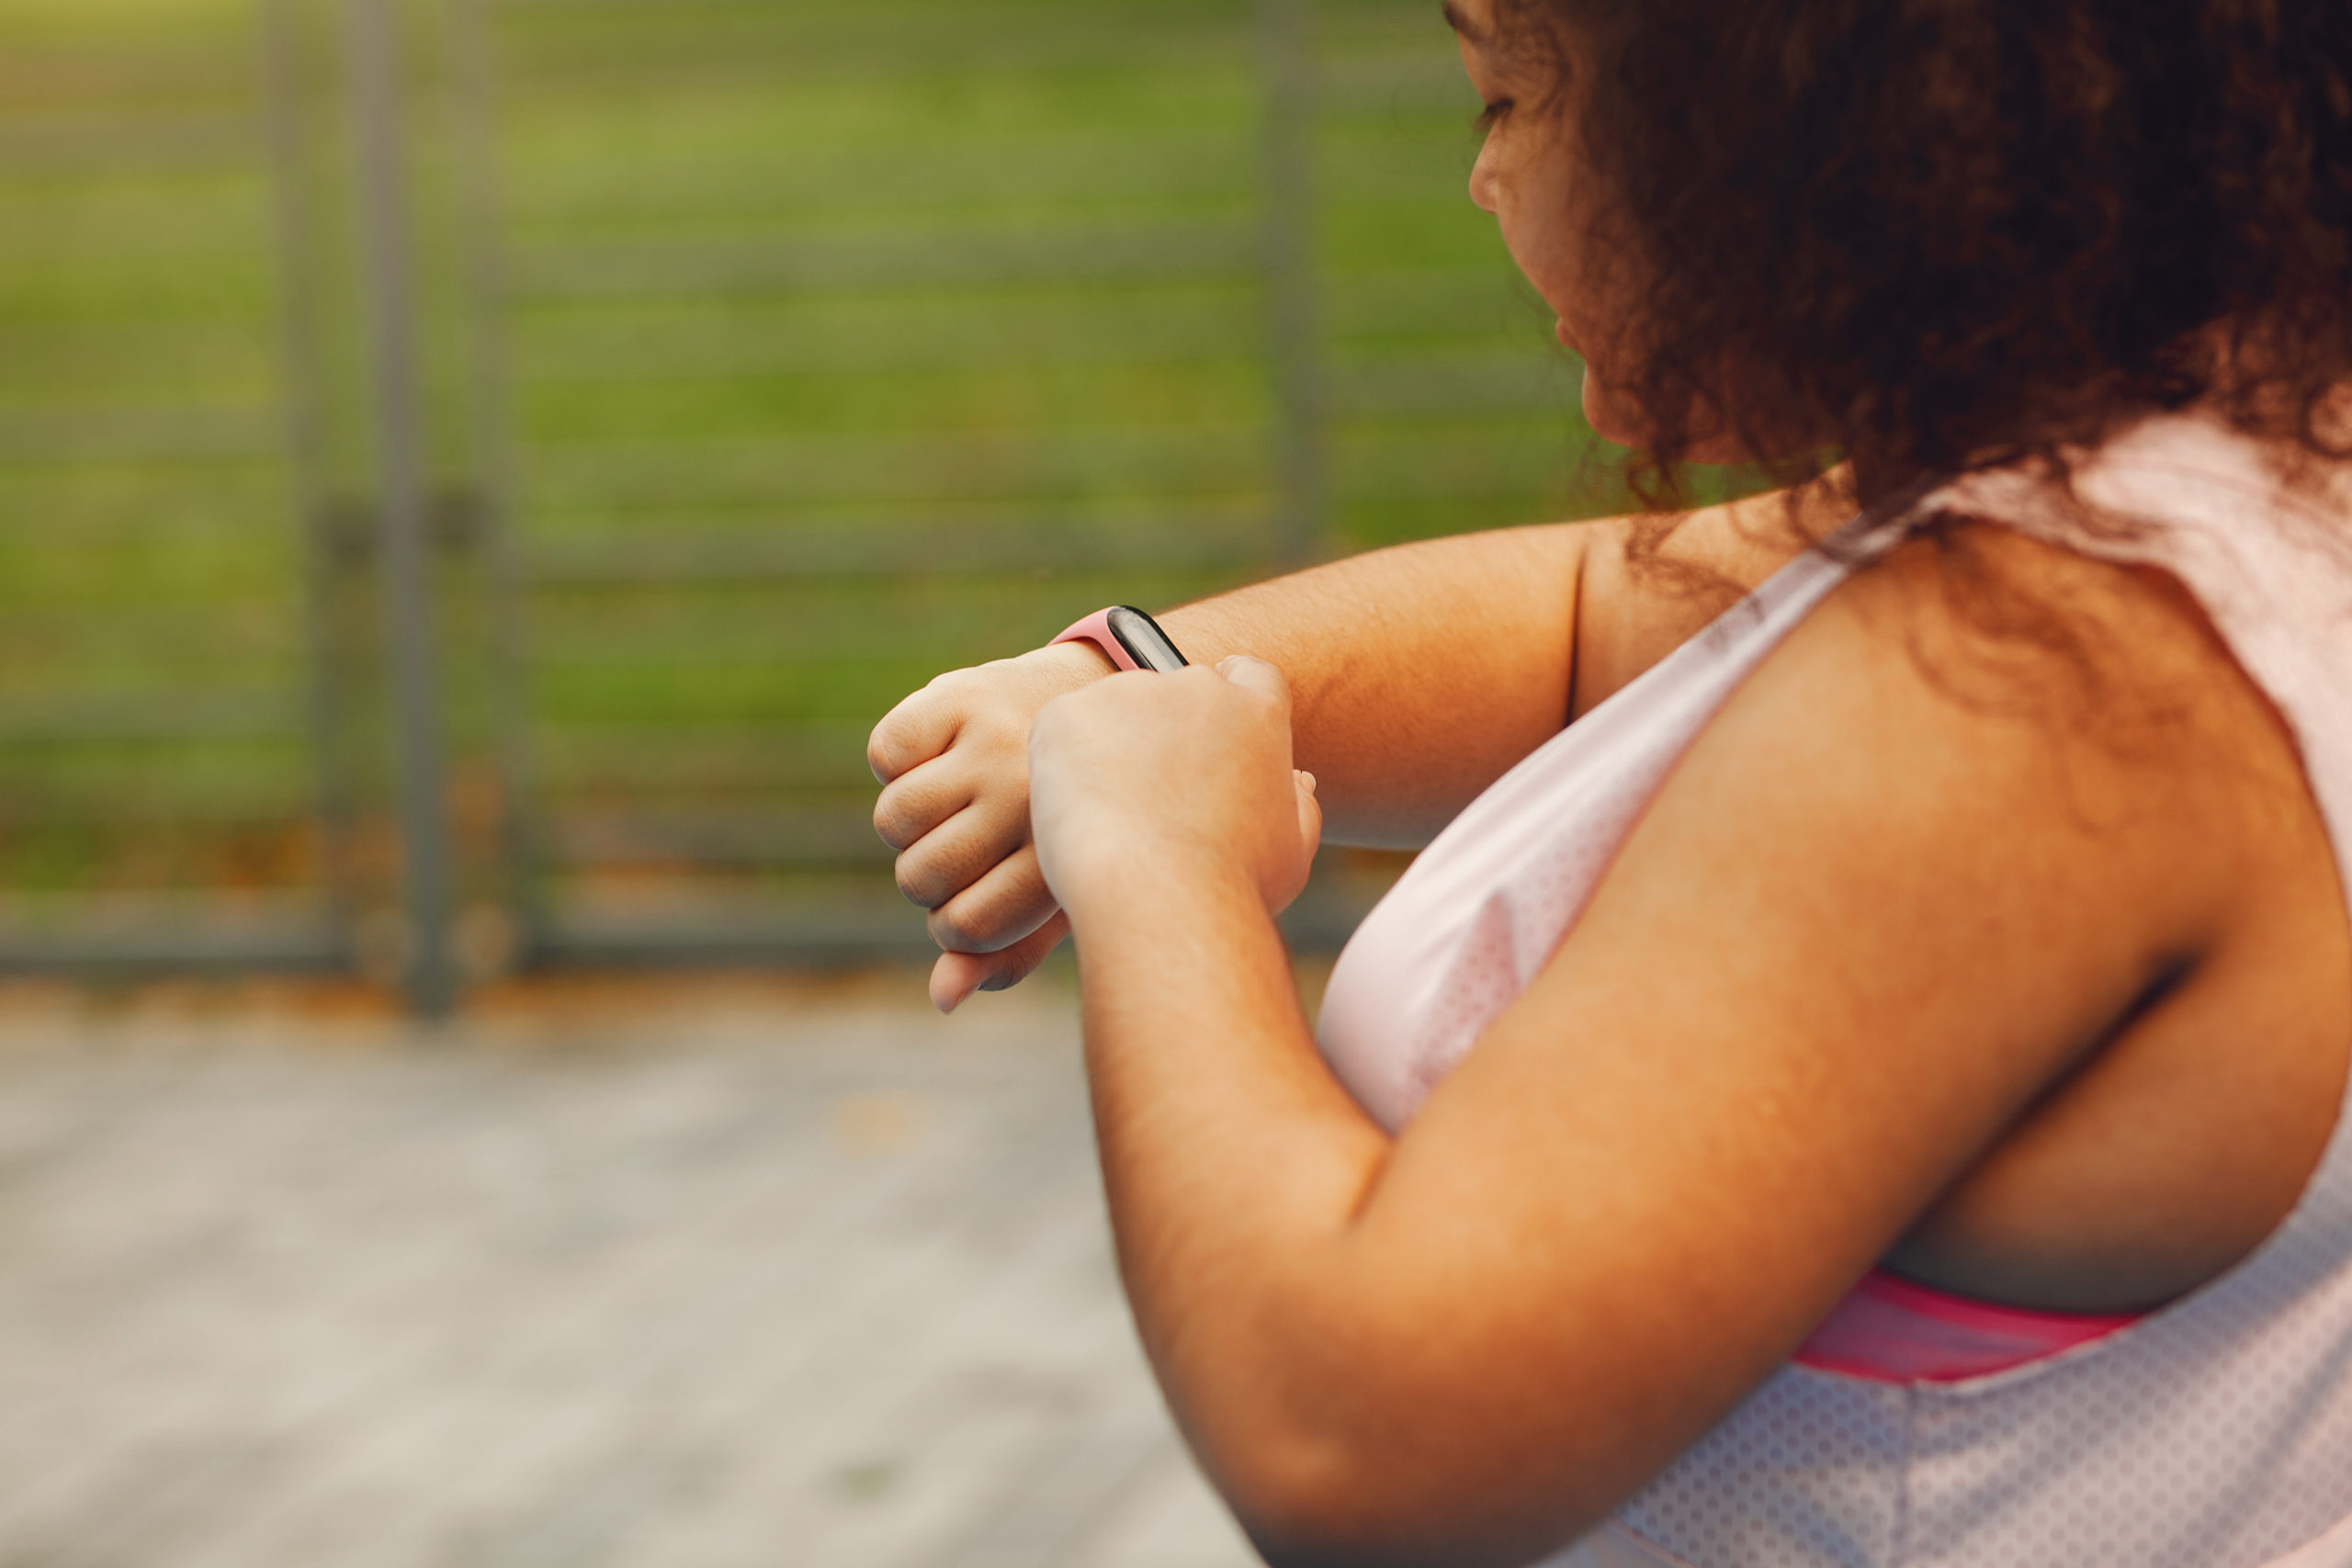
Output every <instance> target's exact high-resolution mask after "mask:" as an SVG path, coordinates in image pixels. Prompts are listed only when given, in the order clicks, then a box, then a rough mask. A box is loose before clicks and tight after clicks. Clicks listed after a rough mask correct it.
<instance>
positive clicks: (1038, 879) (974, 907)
mask: <svg viewBox="0 0 2352 1568" xmlns="http://www.w3.org/2000/svg"><path fill="white" fill-rule="evenodd" d="M1055 908H1056V905H1055V903H1054V895H1053V890H1052V889H1051V888H1049V887H1047V886H1046V878H1045V874H1044V873H1042V872H1041V871H1039V870H1038V869H1037V848H1036V846H1035V844H1023V845H1022V846H1021V848H1019V849H1018V850H1015V851H1014V852H1012V853H1011V854H1009V855H1007V856H1005V857H1004V859H1003V860H1001V861H1000V862H998V863H996V864H995V865H994V866H992V867H990V868H989V871H988V872H986V873H985V874H982V875H981V876H980V877H979V879H978V880H977V881H975V882H974V883H973V884H972V885H971V886H968V887H967V888H965V889H964V891H962V892H961V893H958V894H957V895H956V897H953V898H951V899H949V900H948V901H947V902H946V903H945V904H944V905H942V906H940V907H939V908H937V909H935V910H933V912H932V916H931V919H930V922H929V924H930V929H931V940H932V941H933V942H937V943H938V944H939V945H940V947H941V948H942V949H944V951H946V952H949V953H997V952H1001V951H1002V950H1003V949H1005V948H1008V947H1011V946H1012V945H1013V944H1014V943H1015V942H1020V941H1021V940H1022V939H1023V937H1026V936H1028V935H1029V934H1030V933H1031V932H1032V931H1035V930H1036V929H1037V928H1038V927H1040V926H1042V925H1044V924H1045V923H1046V921H1047V920H1049V919H1053V917H1054V912H1055Z"/></svg>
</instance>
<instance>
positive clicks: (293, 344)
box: [254, 0, 352, 948]
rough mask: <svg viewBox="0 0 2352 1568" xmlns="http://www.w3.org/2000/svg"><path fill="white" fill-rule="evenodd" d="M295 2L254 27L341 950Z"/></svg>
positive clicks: (323, 515) (345, 810) (265, 0)
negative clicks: (259, 55) (258, 41)
mask: <svg viewBox="0 0 2352 1568" xmlns="http://www.w3.org/2000/svg"><path fill="white" fill-rule="evenodd" d="M294 4H295V0H258V7H257V14H256V16H255V18H254V19H255V22H256V24H257V29H256V30H257V31H258V32H259V34H260V39H261V47H262V80H263V88H264V92H265V93H266V99H267V109H268V113H267V123H268V133H269V134H268V141H269V161H270V174H271V186H272V196H273V198H274V212H273V219H274V227H275V231H276V237H277V266H278V278H277V294H278V299H279V301H280V308H279V333H280V338H281V353H282V354H283V355H284V357H285V384H284V389H283V400H284V404H285V420H286V443H287V452H288V458H289V460H290V462H291V464H292V468H293V479H294V482H293V492H294V510H295V515H296V538H295V545H296V548H297V549H298V550H300V556H301V562H302V596H303V601H304V604H303V636H304V641H305V643H306V644H307V646H308V648H309V650H310V656H311V669H310V672H309V676H308V686H307V690H306V692H305V706H306V707H307V708H308V710H309V711H308V714H307V719H308V722H309V725H310V730H311V766H312V767H313V768H314V769H316V770H317V778H316V780H315V781H314V794H313V798H314V801H315V805H314V809H315V810H316V812H317V813H318V819H319V835H320V840H321V844H320V851H321V852H320V860H321V863H322V865H321V869H322V874H323V879H324V881H325V884H326V895H327V919H328V920H329V923H330V924H331V926H332V928H333V933H332V934H333V940H334V944H335V945H336V946H337V947H338V948H341V947H344V946H345V945H346V944H347V943H348V942H349V941H350V936H351V917H352V911H351V894H352V886H351V866H350V849H351V822H352V810H351V790H350V785H349V781H348V780H347V779H346V778H345V773H344V763H343V754H342V749H341V747H340V746H339V745H338V744H337V740H338V736H339V733H340V728H339V726H338V723H337V721H336V713H337V710H338V707H339V703H338V700H337V698H338V694H337V692H336V689H335V679H334V671H335V668H336V660H335V649H334V576H333V570H332V565H331V562H330V559H329V551H330V548H331V546H330V542H329V540H328V537H327V529H328V526H329V513H330V510H331V509H330V504H329V502H328V499H327V491H328V482H327V478H326V438H325V434H324V431H323V423H324V413H323V410H322V403H323V401H324V399H325V391H324V388H325V383H326V373H325V370H324V369H323V367H322V353H321V349H320V320H319V289H318V287H317V283H316V280H315V279H314V277H313V276H312V275H311V253H310V245H309V243H310V242H311V240H312V239H313V238H314V237H315V236H314V235H313V233H312V229H313V226H314V224H315V221H316V213H315V212H314V210H313V209H312V207H311V202H310V200H309V199H308V198H307V197H306V195H305V190H306V186H307V179H306V173H307V171H306V170H305V169H304V168H303V166H302V130H303V124H302V91H301V71H300V60H299V52H300V51H299V47H298V46H299V39H298V38H297V28H296V25H295V23H296V18H295V15H294Z"/></svg>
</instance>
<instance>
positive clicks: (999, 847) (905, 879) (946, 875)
mask: <svg viewBox="0 0 2352 1568" xmlns="http://www.w3.org/2000/svg"><path fill="white" fill-rule="evenodd" d="M1028 841H1029V807H1028V803H1027V802H1026V801H1023V802H1020V803H1018V804H1014V803H1011V802H1007V801H1003V800H979V801H975V802H973V803H972V804H971V805H969V806H967V807H965V808H964V809H963V810H961V811H959V812H957V813H956V815H955V816H953V817H951V818H948V819H947V820H946V821H944V822H943V823H941V824H940V825H939V826H938V827H936V828H934V829H932V830H931V831H930V832H928V833H925V834H924V835H923V836H922V838H921V839H920V840H916V841H915V842H914V843H913V844H911V845H910V846H908V848H907V850H906V852H904V853H902V854H900V855H899V863H898V866H897V875H898V879H899V892H901V893H903V894H905V895H906V896H907V901H908V902H909V903H910V904H914V905H916V906H918V907H919V908H925V909H936V908H940V907H941V906H942V905H944V904H945V903H946V902H947V901H948V900H949V899H951V898H953V897H956V895H957V894H959V893H961V892H963V891H964V890H965V889H966V888H967V887H969V886H972V885H973V884H974V883H976V882H978V881H979V880H980V878H982V877H983V876H986V875H987V874H989V872H990V871H992V870H994V869H995V868H996V866H997V864H998V863H1000V862H1001V861H1002V860H1004V859H1005V857H1006V856H1008V855H1011V854H1012V853H1014V852H1016V851H1018V850H1019V849H1020V848H1021V846H1022V845H1023V844H1025V843H1027V842H1028Z"/></svg>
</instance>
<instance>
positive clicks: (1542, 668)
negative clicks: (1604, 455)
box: [1160, 524, 1594, 847]
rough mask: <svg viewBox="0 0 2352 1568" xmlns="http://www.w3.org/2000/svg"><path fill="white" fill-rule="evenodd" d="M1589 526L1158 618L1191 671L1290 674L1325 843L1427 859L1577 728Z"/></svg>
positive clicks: (1495, 540)
mask: <svg viewBox="0 0 2352 1568" xmlns="http://www.w3.org/2000/svg"><path fill="white" fill-rule="evenodd" d="M1593 532H1594V530H1593V526H1592V525H1583V524H1555V525H1545V526H1540V527H1532V528H1512V529H1504V530H1498V531H1496V532H1492V533H1483V534H1469V535H1462V536H1455V537H1453V538H1446V539H1432V540H1427V541H1423V542H1420V543H1417V544H1410V545H1401V546H1397V547H1394V548H1390V549H1384V550H1374V551H1372V552H1370V553H1368V554H1365V555H1361V556H1355V557H1352V558H1349V559H1347V560H1342V561H1335V562H1333V563H1331V564H1330V565H1329V566H1321V567H1316V568H1313V569H1311V570H1306V571H1301V572H1296V573H1294V574H1292V575H1290V576H1288V577H1282V578H1277V579H1275V580H1273V581H1270V582H1262V583H1258V584H1255V585H1253V586H1251V587H1248V588H1242V589H1237V590H1236V591H1234V592H1230V593H1225V594H1220V595H1219V596H1217V597H1216V598H1214V599H1207V600H1204V601H1202V602H1200V603H1199V604H1190V605H1186V606H1185V607H1183V608H1182V609H1179V610H1174V611H1170V612H1169V613H1168V614H1167V615H1163V616H1162V617H1160V618H1161V620H1162V621H1163V622H1164V623H1165V625H1166V626H1167V627H1168V630H1169V632H1170V635H1171V636H1173V637H1175V639H1176V642H1177V644H1178V646H1180V647H1182V649H1184V650H1185V652H1186V653H1187V655H1188V656H1190V657H1191V658H1192V659H1193V660H1194V661H1195V662H1199V663H1214V662H1216V660H1219V659H1222V658H1224V657H1225V656H1226V655H1227V654H1233V653H1249V654H1254V655H1255V656H1257V657H1259V658H1261V659H1264V660H1268V661H1269V662H1271V663H1272V664H1274V665H1276V666H1278V667H1280V668H1281V670H1282V671H1283V674H1284V675H1285V676H1286V677H1287V678H1288V679H1289V682H1290V686H1291V692H1292V700H1293V703H1294V709H1293V713H1294V724H1295V736H1296V744H1297V756H1298V765H1299V766H1300V767H1302V768H1305V769H1306V770H1307V771H1308V772H1309V773H1313V774H1315V775H1316V778H1317V782H1318V784H1319V785H1320V789H1319V794H1320V795H1321V798H1322V801H1323V807H1324V811H1325V813H1326V816H1325V827H1326V832H1327V835H1328V836H1329V837H1330V838H1331V839H1333V840H1337V841H1340V842H1343V843H1358V844H1384V845H1394V846H1399V847H1416V846H1419V845H1420V844H1422V843H1425V842H1427V841H1428V840H1429V838H1430V835H1431V834H1433V833H1435V832H1436V830H1437V829H1439V828H1440V827H1442V826H1443V825H1444V824H1445V823H1446V822H1447V821H1449V820H1451V819H1452V818H1453V816H1454V814H1455V813H1457V812H1458V811H1460V810H1461V808H1462V807H1464V805H1466V804H1468V802H1469V801H1470V800H1471V799H1473V798H1474V797H1476V795H1477V794H1478V793H1479V792H1480V791H1481V790H1483V789H1485V788H1486V786H1487V785H1488V784H1492V783H1493V782H1494V781H1495V780H1496V779H1497V778H1498V777H1500V776H1501V775H1502V774H1503V773H1504V772H1505V771H1507V770H1508V769H1509V768H1510V766H1511V765H1512V764H1513V763H1514V762H1516V761H1519V760H1520V759H1521V757H1524V756H1525V755H1526V754H1527V753H1528V752H1529V751H1531V750H1534V749H1535V748H1536V747H1537V746H1540V745H1542V744H1543V743H1544V740H1545V739H1547V738H1549V737H1550V736H1551V735H1553V734H1555V733H1556V732H1557V731H1558V729H1559V728H1560V727H1561V726H1562V725H1563V724H1565V723H1566V721H1567V715H1568V695H1569V682H1570V679H1571V676H1572V673H1573V650H1574V649H1575V646H1576V623H1577V598H1578V580H1579V575H1580V572H1581V570H1582V565H1583V560H1584V555H1585V550H1586V547H1587V542H1588V540H1589V538H1590V537H1591V536H1592V535H1593Z"/></svg>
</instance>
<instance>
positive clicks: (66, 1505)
mask: <svg viewBox="0 0 2352 1568" xmlns="http://www.w3.org/2000/svg"><path fill="white" fill-rule="evenodd" d="M916 984H917V982H916V981H915V980H914V979H913V978H911V977H909V976H892V977H887V978H886V979H884V980H882V981H880V982H876V983H875V984H872V985H869V986H867V987H864V988H863V989H858V988H855V987H852V988H851V989H850V991H849V992H847V993H844V992H843V991H842V990H841V989H840V988H838V987H836V988H831V989H824V988H819V989H815V990H809V989H805V988H804V989H800V990H795V989H794V988H792V987H776V986H765V987H763V986H760V985H752V984H749V983H741V984H737V985H735V986H732V987H728V986H719V987H705V988H698V989H688V988H684V987H673V988H669V989H662V988H660V987H655V988H652V989H651V990H650V991H648V990H642V989H637V990H633V989H631V988H630V987H609V988H599V987H594V986H590V987H584V988H577V989H574V990H571V991H558V992H555V993H553V994H551V995H542V996H538V997H537V998H534V997H531V996H527V995H526V996H524V997H522V998H511V997H510V998H504V999H503V1000H502V999H500V998H492V1000H491V1003H490V1005H488V1006H487V1007H486V1008H485V1009H484V1010H482V1011H481V1013H480V1014H479V1016H477V1017H475V1018H473V1019H472V1020H470V1021H469V1022H467V1023H465V1024H463V1025H461V1026H458V1028H456V1029H454V1030H452V1031H450V1032H447V1033H445V1034H443V1035H439V1036H432V1037H427V1036H420V1035H415V1034H412V1033H411V1032H408V1031H406V1030H405V1029H403V1028H402V1027H401V1026H400V1025H399V1024H397V1023H396V1022H395V1021H390V1020H386V1019H382V1018H376V1017H370V1016H368V1015H367V1014H366V1013H365V1012H364V1011H362V1012H361V1013H359V1014H357V1015H355V1016H340V1015H337V1014H336V1013H335V1012H334V1010H328V1009H322V1008H317V1007H307V1008H306V1007H304V1006H294V1007H290V1008H289V1007H285V1006H255V1005H252V1004H251V1001H250V998H243V999H241V998H237V997H230V998H227V999H225V1000H224V999H222V998H220V997H219V996H217V995H215V994H213V993H207V992H179V993H168V992H167V993H160V994H155V995H149V994H141V995H138V996H133V997H130V998H123V999H121V1000H119V1001H117V1002H114V1003H93V1002H91V1001H90V1000H89V999H88V998H82V997H77V996H74V995H73V994H70V993H53V994H52V993H31V994H30V996H29V998H28V997H25V996H18V997H17V998H15V999H14V1000H13V1001H10V1002H7V1003H6V1005H0V1565H5V1568H32V1565H35V1564H40V1565H43V1568H164V1565H169V1568H428V1565H429V1568H443V1565H447V1568H538V1565H548V1568H559V1565H560V1568H600V1565H601V1568H654V1565H659V1568H752V1565H775V1568H786V1565H789V1568H802V1565H806V1568H1243V1565H1245V1564H1249V1563H1252V1562H1256V1559H1255V1557H1254V1556H1253V1555H1252V1554H1251V1553H1250V1551H1249V1549H1248V1547H1247V1546H1246V1544H1245V1543H1244V1542H1243V1541H1242V1540H1241V1539H1240V1537H1239V1535H1238V1532H1237V1531H1236V1530H1235V1529H1234V1528H1233V1526H1232V1525H1231V1524H1230V1522H1229V1521H1228V1520H1227V1517H1226V1516H1225V1514H1224V1512H1223V1510H1222V1508H1221V1507H1220V1506H1218V1505H1217V1504H1216V1501H1215V1499H1214V1498H1213V1497H1212V1496H1211V1495H1209V1494H1208V1492H1207V1490H1206V1488H1205V1487H1204V1485H1203V1483H1201V1482H1200V1480H1199V1479H1198V1477H1197V1475H1196V1474H1195V1472H1193V1468H1192V1466H1191V1464H1190V1462H1189V1461H1188V1460H1187V1459H1186V1457H1185V1455H1184V1453H1183V1450H1182V1447H1181V1445H1180V1444H1179V1443H1178V1441H1177V1439H1176V1438H1175V1437H1174V1435H1173V1433H1172V1431H1171V1430H1170V1426H1169V1423H1168V1420H1167V1416H1166V1415H1165V1413H1164V1411H1163V1409H1162V1407H1161V1405H1160V1403H1159V1397H1158V1394H1157V1393H1156V1392H1155V1390H1154V1389H1153V1388H1152V1386H1151V1382H1150V1380H1149V1377H1148V1372H1147V1371H1146V1370H1145V1368H1144V1366H1143V1364H1142V1361H1141V1359H1140V1356H1139V1354H1138V1352H1137V1350H1136V1346H1135V1342H1134V1337H1133V1334H1132V1331H1131V1329H1130V1327H1129V1325H1128V1323H1127V1319H1126V1315H1125V1308H1124V1304H1123V1303H1122V1301H1121V1299H1120V1295H1119V1291H1118V1285H1117V1281H1116V1279H1115V1277H1114V1271H1113V1269H1112V1265H1111V1261H1110V1258H1109V1255H1108V1247H1107V1237H1106V1234H1105V1229H1104V1224H1103V1213H1102V1201H1101V1194H1100V1187H1099V1182H1098V1179H1097V1178H1096V1176H1095V1174H1094V1168H1093V1163H1092V1151H1091V1139H1090V1133H1089V1129H1088V1125H1087V1119H1086V1110H1085V1102H1084V1094H1083V1085H1082V1083H1081V1081H1080V1075H1079V1071H1078V1063H1077V1048H1076V1028H1075V1021H1074V1017H1073V1009H1072V1007H1071V1005H1070V999H1069V995H1068V993H1067V991H1066V990H1060V991H1056V990H1040V991H1037V992H1035V993H1031V994H1023V993H1018V992H1016V993H1013V994H1012V995H1010V996H1007V997H1002V998H977V999H976V1001H975V1003H974V1004H973V1006H972V1007H970V1008H968V1009H967V1011H966V1015H965V1016H964V1017H962V1018H958V1019H956V1020H953V1021H942V1020H937V1019H934V1018H933V1017H932V1016H930V1015H929V1013H928V1012H927V1011H926V1010H922V1008H921V1007H920V1006H919V999H920V993H919V991H914V990H912V989H911V988H910V987H914V986H915V985H916Z"/></svg>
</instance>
